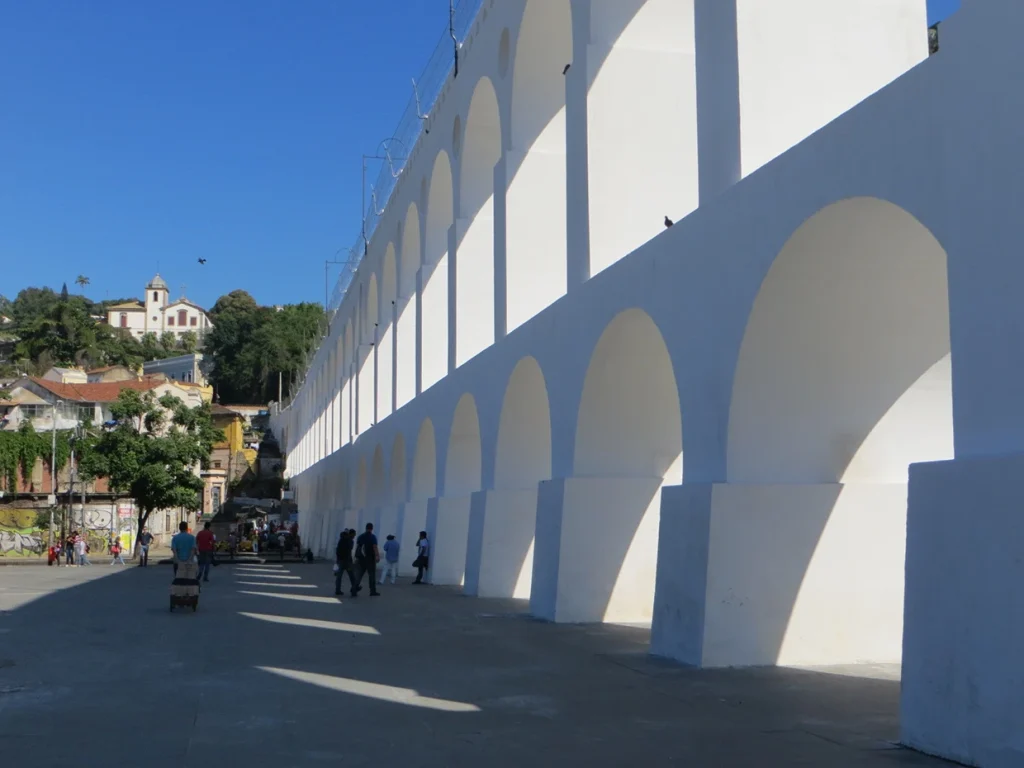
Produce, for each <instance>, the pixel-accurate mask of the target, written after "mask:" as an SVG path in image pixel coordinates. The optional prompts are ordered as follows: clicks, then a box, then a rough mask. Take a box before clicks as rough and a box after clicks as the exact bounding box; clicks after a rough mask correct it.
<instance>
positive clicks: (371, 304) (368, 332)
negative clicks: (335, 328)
mask: <svg viewBox="0 0 1024 768" xmlns="http://www.w3.org/2000/svg"><path fill="white" fill-rule="evenodd" d="M365 310H366V311H365V313H364V314H363V343H364V344H369V343H370V342H372V341H374V340H375V339H374V336H375V330H376V327H377V323H378V321H379V320H380V300H379V297H378V295H377V275H376V274H372V275H370V281H369V283H367V287H366V306H365Z"/></svg>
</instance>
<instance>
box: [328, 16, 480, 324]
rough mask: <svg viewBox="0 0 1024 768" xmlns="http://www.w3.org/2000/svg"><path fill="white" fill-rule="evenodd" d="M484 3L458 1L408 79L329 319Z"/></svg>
mask: <svg viewBox="0 0 1024 768" xmlns="http://www.w3.org/2000/svg"><path fill="white" fill-rule="evenodd" d="M482 4H483V0H455V2H454V3H453V5H454V8H453V12H452V15H451V16H452V18H451V24H450V25H448V26H447V27H446V28H445V31H444V33H443V34H442V36H441V39H440V40H439V41H438V43H437V45H436V46H435V47H434V52H433V53H432V54H431V56H430V59H429V60H428V61H427V65H426V67H424V69H423V72H422V73H421V74H420V76H419V77H418V78H417V79H415V80H413V81H412V82H411V83H410V87H409V90H410V96H409V101H408V103H407V104H406V106H405V111H404V112H403V113H402V117H401V119H400V120H399V122H398V127H397V128H396V129H395V132H394V133H393V134H391V136H390V137H389V138H387V139H385V140H384V141H383V142H381V144H380V145H379V149H380V151H381V152H382V153H383V156H384V159H383V160H382V161H381V169H380V173H379V174H378V175H377V179H376V181H375V182H374V183H373V184H371V186H370V191H369V195H368V198H367V199H368V205H367V209H366V210H365V211H363V216H364V217H365V218H364V220H363V222H361V223H362V228H361V229H360V232H359V235H358V237H357V239H356V242H355V243H354V244H353V245H352V247H351V248H350V249H349V250H348V254H347V256H346V258H345V262H346V263H345V266H344V267H342V271H341V274H340V275H339V276H338V281H337V282H336V283H335V285H334V292H333V293H332V295H331V300H330V303H329V304H328V306H327V314H328V317H329V318H330V317H333V315H334V313H335V312H337V311H338V308H339V307H340V306H341V302H342V301H343V300H344V299H345V295H346V294H347V293H348V289H349V287H350V286H351V285H352V280H353V279H354V278H355V273H356V270H357V269H358V268H359V264H360V263H361V262H362V260H363V257H364V256H365V254H366V243H368V242H369V241H370V240H372V239H373V234H374V232H375V231H376V230H377V225H378V224H379V223H380V218H381V216H382V215H383V213H384V210H385V209H386V208H387V205H388V201H389V200H390V199H391V194H392V193H393V192H394V190H395V186H396V184H397V183H398V179H399V177H400V176H401V175H402V171H403V170H404V169H405V164H406V162H407V161H408V159H409V155H410V154H411V153H412V151H413V149H414V148H415V146H416V142H417V141H418V140H419V137H420V134H421V133H422V131H423V125H424V122H425V121H426V119H427V117H428V116H429V115H430V112H431V110H432V109H433V108H434V104H435V103H436V102H437V98H438V96H440V95H441V91H442V89H443V88H444V85H445V83H446V82H448V78H449V76H450V75H452V73H453V72H455V67H456V57H457V50H458V48H459V47H461V45H462V43H463V41H465V39H466V37H467V35H468V34H469V30H470V27H471V26H472V25H473V21H474V19H476V15H477V11H479V10H480V6H481V5H482ZM456 74H457V72H456ZM364 191H365V190H364ZM364 237H365V239H364ZM342 252H343V251H342Z"/></svg>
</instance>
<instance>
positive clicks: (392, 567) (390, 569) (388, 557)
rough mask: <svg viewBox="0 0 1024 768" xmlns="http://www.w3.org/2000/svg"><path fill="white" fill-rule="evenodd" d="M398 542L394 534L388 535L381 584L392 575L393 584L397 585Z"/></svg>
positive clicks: (385, 543)
mask: <svg viewBox="0 0 1024 768" xmlns="http://www.w3.org/2000/svg"><path fill="white" fill-rule="evenodd" d="M398 550H399V545H398V542H397V541H395V537H394V536H393V535H392V534H390V533H389V534H388V538H387V541H385V542H384V568H383V569H382V570H381V572H380V581H379V582H378V583H379V584H383V583H384V579H386V578H387V576H388V574H389V573H390V574H391V583H392V584H394V583H395V579H397V578H398Z"/></svg>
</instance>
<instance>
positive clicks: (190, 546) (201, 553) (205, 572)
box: [171, 522, 217, 581]
mask: <svg viewBox="0 0 1024 768" xmlns="http://www.w3.org/2000/svg"><path fill="white" fill-rule="evenodd" d="M216 551H217V537H216V536H215V535H214V533H213V531H211V530H210V524H209V523H203V530H201V531H200V532H199V533H197V534H196V535H195V536H193V535H192V534H191V533H190V532H189V530H188V523H186V522H181V523H179V524H178V532H177V533H176V534H174V536H172V537H171V560H172V561H173V563H174V572H175V573H177V572H178V566H179V565H180V564H182V563H191V562H194V561H197V560H198V562H199V576H198V578H199V579H201V580H202V581H209V580H210V568H211V566H213V563H214V553H215V552H216Z"/></svg>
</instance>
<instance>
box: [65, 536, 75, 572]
mask: <svg viewBox="0 0 1024 768" xmlns="http://www.w3.org/2000/svg"><path fill="white" fill-rule="evenodd" d="M76 534H77V531H72V532H71V533H69V534H68V537H67V538H66V539H65V540H64V564H65V565H74V564H75V536H76Z"/></svg>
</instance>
